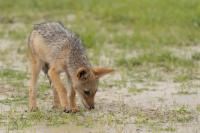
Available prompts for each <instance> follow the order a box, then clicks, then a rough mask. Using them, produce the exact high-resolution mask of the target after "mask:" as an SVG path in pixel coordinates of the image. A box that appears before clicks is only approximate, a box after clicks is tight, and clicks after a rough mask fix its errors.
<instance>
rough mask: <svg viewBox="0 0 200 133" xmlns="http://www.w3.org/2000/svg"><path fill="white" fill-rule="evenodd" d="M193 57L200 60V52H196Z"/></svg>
mask: <svg viewBox="0 0 200 133" xmlns="http://www.w3.org/2000/svg"><path fill="white" fill-rule="evenodd" d="M192 59H193V60H197V61H200V53H194V54H193V55H192Z"/></svg>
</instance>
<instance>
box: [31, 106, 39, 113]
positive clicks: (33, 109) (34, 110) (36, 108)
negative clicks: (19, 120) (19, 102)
mask: <svg viewBox="0 0 200 133" xmlns="http://www.w3.org/2000/svg"><path fill="white" fill-rule="evenodd" d="M38 110H39V109H38V107H29V111H30V112H36V111H38Z"/></svg>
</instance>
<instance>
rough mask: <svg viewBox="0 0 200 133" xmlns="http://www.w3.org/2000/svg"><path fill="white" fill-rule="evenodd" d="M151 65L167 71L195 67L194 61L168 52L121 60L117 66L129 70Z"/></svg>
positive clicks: (145, 54)
mask: <svg viewBox="0 0 200 133" xmlns="http://www.w3.org/2000/svg"><path fill="white" fill-rule="evenodd" d="M149 64H153V65H155V66H157V67H164V68H166V69H167V70H174V69H177V67H183V68H188V67H193V66H194V63H193V61H192V60H190V59H184V58H179V57H176V56H175V55H173V53H171V52H168V51H159V52H157V51H155V52H151V53H144V54H142V55H139V56H138V57H135V58H130V59H125V58H120V59H119V60H118V61H117V65H119V66H123V67H127V68H132V67H135V66H146V65H149Z"/></svg>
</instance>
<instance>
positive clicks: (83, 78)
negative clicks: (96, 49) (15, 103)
mask: <svg viewBox="0 0 200 133" xmlns="http://www.w3.org/2000/svg"><path fill="white" fill-rule="evenodd" d="M58 31H59V32H58ZM47 32H48V33H47ZM56 32H58V33H59V34H61V35H60V36H56V37H57V39H56V37H54V35H56V34H55V33H56ZM28 46H29V55H30V62H31V66H32V67H31V68H32V69H31V82H30V87H29V109H30V110H31V111H33V110H35V109H37V103H36V97H37V88H36V86H37V79H38V76H39V73H40V71H41V69H42V70H43V71H44V72H45V74H47V76H48V78H49V80H50V83H52V89H53V92H54V93H53V94H54V107H56V108H57V107H60V106H61V107H63V108H64V109H65V110H69V111H71V112H77V111H78V108H77V106H76V99H75V96H76V92H77V93H79V94H80V96H81V99H82V102H83V104H84V106H85V107H86V108H88V109H93V108H94V96H95V94H96V91H97V84H98V79H99V78H100V77H101V76H103V75H105V74H107V73H110V72H112V71H113V70H112V69H107V68H92V67H91V65H90V64H89V62H88V59H87V57H86V55H85V52H84V49H83V47H82V44H81V42H80V41H79V40H78V38H77V37H76V36H75V35H74V34H73V33H72V32H70V31H68V30H67V29H65V28H64V27H63V25H61V24H60V23H44V24H41V25H39V28H38V27H36V29H34V30H33V31H32V33H31V35H30V37H29V44H28ZM61 72H65V73H66V76H67V77H68V78H69V81H70V82H71V88H69V89H71V91H70V94H69V101H68V97H67V90H66V88H65V87H64V85H63V83H62V82H61V79H60V76H59V75H60V73H61Z"/></svg>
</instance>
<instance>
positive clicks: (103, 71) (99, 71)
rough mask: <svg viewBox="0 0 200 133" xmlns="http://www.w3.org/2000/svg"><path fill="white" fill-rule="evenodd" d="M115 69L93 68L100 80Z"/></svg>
mask: <svg viewBox="0 0 200 133" xmlns="http://www.w3.org/2000/svg"><path fill="white" fill-rule="evenodd" d="M113 71H114V69H111V68H100V67H99V68H93V72H94V74H95V75H96V77H97V78H100V77H102V76H104V75H106V74H108V73H111V72H113Z"/></svg>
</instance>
